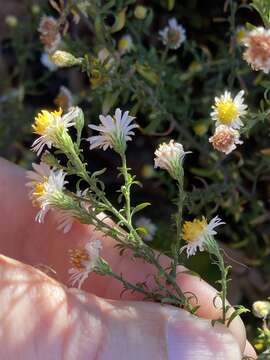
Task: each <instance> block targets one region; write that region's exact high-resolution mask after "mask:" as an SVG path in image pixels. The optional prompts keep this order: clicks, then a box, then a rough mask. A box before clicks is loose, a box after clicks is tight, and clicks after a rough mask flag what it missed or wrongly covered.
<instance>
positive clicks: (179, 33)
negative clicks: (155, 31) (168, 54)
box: [159, 18, 186, 50]
mask: <svg viewBox="0 0 270 360" xmlns="http://www.w3.org/2000/svg"><path fill="white" fill-rule="evenodd" d="M159 35H160V36H161V38H162V42H163V44H164V45H166V46H168V48H169V49H175V50H176V49H178V48H179V47H180V46H181V44H182V43H183V42H184V41H185V40H186V30H185V29H184V28H183V26H182V25H180V24H178V23H177V20H176V19H175V18H173V19H170V20H169V26H166V27H165V29H163V30H160V31H159Z"/></svg>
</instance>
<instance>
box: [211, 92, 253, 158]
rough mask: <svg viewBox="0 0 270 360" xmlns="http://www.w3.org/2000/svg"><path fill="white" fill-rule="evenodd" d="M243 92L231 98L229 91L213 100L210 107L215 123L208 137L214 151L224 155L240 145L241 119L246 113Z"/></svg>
mask: <svg viewBox="0 0 270 360" xmlns="http://www.w3.org/2000/svg"><path fill="white" fill-rule="evenodd" d="M243 96H244V91H243V90H241V91H239V93H238V94H237V95H236V96H235V98H232V95H231V93H230V92H229V91H225V93H224V94H223V95H221V96H220V97H216V98H215V104H214V105H213V106H212V109H213V111H212V112H211V117H212V119H213V120H214V121H215V132H214V135H213V136H212V137H210V139H209V142H210V143H212V145H213V147H214V149H216V150H218V151H221V152H223V153H225V154H226V155H227V154H229V153H230V152H232V151H233V150H235V149H236V145H237V144H242V141H241V140H240V133H239V129H240V128H241V127H242V126H243V125H244V124H243V122H242V120H241V119H242V117H244V116H245V115H246V113H247V105H245V104H244V99H243Z"/></svg>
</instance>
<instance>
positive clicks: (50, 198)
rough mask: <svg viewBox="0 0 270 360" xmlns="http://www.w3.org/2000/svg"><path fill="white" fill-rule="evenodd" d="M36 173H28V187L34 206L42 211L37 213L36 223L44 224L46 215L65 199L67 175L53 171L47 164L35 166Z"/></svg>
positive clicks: (59, 171)
mask: <svg viewBox="0 0 270 360" xmlns="http://www.w3.org/2000/svg"><path fill="white" fill-rule="evenodd" d="M33 169H34V170H35V171H28V172H27V178H28V179H29V180H30V181H29V182H28V183H27V184H26V186H28V187H30V193H29V196H30V198H31V199H32V201H33V203H34V205H37V206H38V207H39V208H40V210H39V212H38V213H37V216H36V221H38V222H39V223H43V222H44V218H45V215H46V214H47V213H48V211H49V210H50V209H55V208H57V204H59V203H60V201H61V198H62V197H63V190H64V189H65V184H66V183H67V181H65V176H66V174H65V173H64V172H63V170H53V169H51V168H50V167H49V166H48V165H47V164H44V163H41V164H33Z"/></svg>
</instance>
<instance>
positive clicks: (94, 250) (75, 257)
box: [68, 239, 102, 289]
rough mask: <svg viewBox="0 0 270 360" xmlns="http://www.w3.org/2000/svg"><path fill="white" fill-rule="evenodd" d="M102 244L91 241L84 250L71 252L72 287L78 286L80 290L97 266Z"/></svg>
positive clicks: (98, 241)
mask: <svg viewBox="0 0 270 360" xmlns="http://www.w3.org/2000/svg"><path fill="white" fill-rule="evenodd" d="M101 249H102V244H101V241H100V240H96V239H95V240H90V241H89V242H88V243H87V244H86V245H85V246H84V248H80V249H72V250H70V251H69V252H70V262H71V265H72V268H70V269H69V271H68V272H69V274H70V283H71V286H75V285H77V284H78V288H79V289H80V288H81V286H82V284H83V283H84V281H85V280H86V279H87V278H88V276H89V274H90V273H91V272H92V271H93V269H94V268H95V266H96V262H97V259H98V258H99V254H100V250H101Z"/></svg>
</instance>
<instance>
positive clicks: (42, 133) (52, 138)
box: [32, 108, 78, 155]
mask: <svg viewBox="0 0 270 360" xmlns="http://www.w3.org/2000/svg"><path fill="white" fill-rule="evenodd" d="M77 115H78V108H71V109H70V111H69V112H68V113H66V114H65V115H63V116H62V109H60V110H59V111H52V112H49V111H47V110H41V112H39V114H38V115H37V116H36V117H35V123H34V124H33V125H32V128H33V130H34V132H35V133H36V134H38V135H39V137H38V138H37V139H36V140H35V141H34V142H33V145H32V149H33V151H35V152H37V154H38V155H40V153H41V152H42V150H43V148H44V146H45V145H47V146H48V148H49V149H50V148H51V147H52V145H54V146H57V145H58V142H59V139H60V138H61V137H62V136H63V134H64V133H65V132H66V131H67V129H68V128H69V127H70V126H73V125H75V118H76V117H77Z"/></svg>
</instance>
